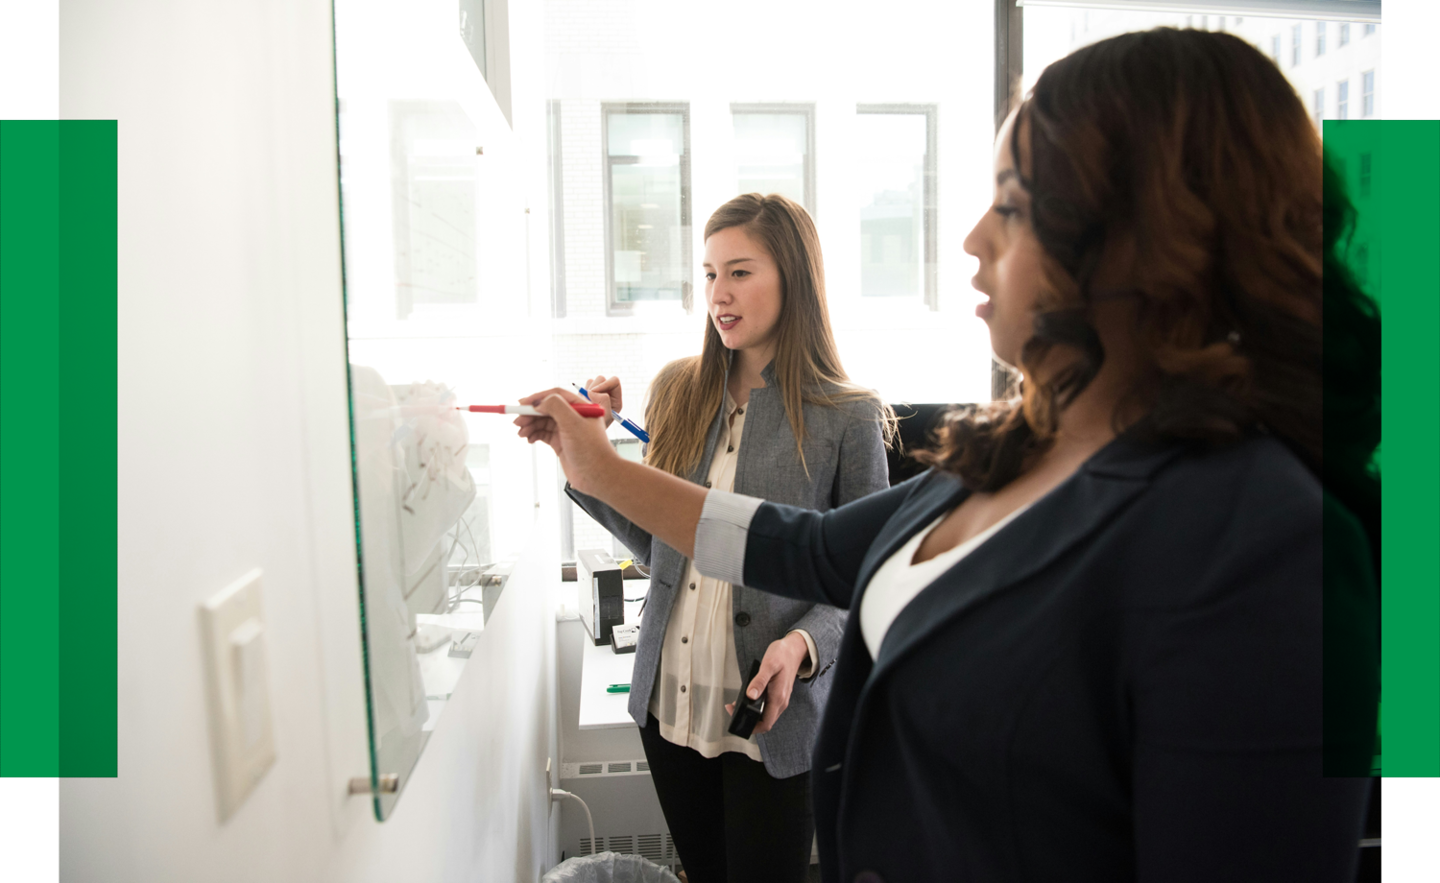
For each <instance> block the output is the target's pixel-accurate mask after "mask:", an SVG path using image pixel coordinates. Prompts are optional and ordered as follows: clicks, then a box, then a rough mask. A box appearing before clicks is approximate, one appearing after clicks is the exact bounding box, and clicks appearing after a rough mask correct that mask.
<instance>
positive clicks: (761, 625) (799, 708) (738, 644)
mask: <svg viewBox="0 0 1440 883" xmlns="http://www.w3.org/2000/svg"><path fill="white" fill-rule="evenodd" d="M772 368H773V366H767V367H766V368H765V370H764V371H763V372H761V376H763V377H764V378H765V383H766V386H765V388H764V389H754V390H751V391H750V401H749V403H748V404H747V405H746V410H747V413H746V415H745V436H744V439H743V441H742V442H741V445H740V451H739V453H738V455H737V456H738V459H737V460H736V463H735V493H737V494H746V495H748V496H752V497H761V498H763V499H766V500H771V501H773V502H776V503H785V504H788V505H791V506H803V507H805V508H807V509H817V510H819V511H822V512H824V511H827V510H829V509H832V508H834V507H836V506H842V505H844V504H846V503H848V502H850V501H852V500H857V499H859V498H861V497H864V496H866V495H868V494H871V493H874V492H876V491H879V490H884V489H885V488H887V487H889V485H890V482H889V472H888V468H887V466H886V462H885V446H884V441H883V438H882V434H881V427H880V423H879V421H878V420H877V419H876V418H875V410H874V407H873V406H872V405H869V404H867V403H864V402H854V403H850V404H847V405H844V406H841V407H839V408H828V407H825V406H823V405H810V404H807V405H805V406H804V407H805V443H804V449H805V465H806V466H807V467H809V470H810V474H809V476H808V477H807V476H806V474H805V470H804V469H802V468H801V467H800V458H799V456H798V455H797V454H796V451H795V434H794V433H793V432H792V431H791V429H790V421H789V420H788V419H786V417H785V406H784V403H783V402H782V400H781V398H780V390H779V387H778V386H777V385H776V381H775V374H774V372H773V370H772ZM724 419H725V415H724V408H723V407H722V408H721V413H717V414H716V415H715V420H714V422H713V423H712V424H711V426H710V433H709V435H708V436H707V437H706V439H705V455H704V456H703V457H702V458H701V460H700V465H699V466H697V467H696V468H695V471H694V472H693V473H691V474H690V476H689V477H690V480H691V481H693V482H695V483H696V484H700V483H702V482H704V481H705V477H706V476H707V475H709V473H710V460H711V458H712V457H713V456H714V454H715V443H716V440H717V439H718V438H719V437H720V430H721V428H722V426H723V425H724V422H723V421H724ZM565 492H566V493H567V494H569V495H570V498H571V499H572V500H574V501H575V502H576V503H577V504H579V506H580V508H582V509H584V510H585V511H586V512H587V513H589V514H590V516H591V517H592V518H594V519H595V520H596V521H598V522H600V523H601V524H602V525H604V526H605V528H606V529H607V530H609V531H610V532H611V533H612V534H614V535H615V537H616V538H617V539H619V540H620V542H621V543H623V544H624V545H625V547H626V548H627V549H629V550H630V551H631V553H632V554H634V556H635V559H636V560H637V561H639V562H640V563H642V564H645V565H648V566H649V568H650V593H649V600H647V601H646V603H645V615H644V617H643V618H642V619H641V624H640V642H639V644H638V646H637V647H636V648H635V671H634V673H633V674H632V675H631V676H630V716H631V717H633V718H634V719H635V723H637V724H639V725H640V726H642V727H643V726H644V725H645V720H646V715H647V714H648V711H649V707H650V693H651V691H652V690H653V689H654V687H655V679H656V678H655V676H656V673H657V672H658V671H659V669H660V648H661V646H662V644H663V643H664V641H665V629H666V627H667V626H668V625H669V623H670V611H671V609H672V607H673V606H674V602H675V594H676V591H677V589H678V588H683V587H681V586H679V583H680V581H681V580H683V579H684V578H685V573H686V571H687V569H688V567H689V559H687V558H685V556H683V555H681V554H680V553H679V552H677V551H675V550H674V549H672V548H670V547H669V546H667V545H665V544H664V543H662V542H660V541H659V540H657V539H655V538H653V537H652V536H651V535H650V534H648V533H646V532H645V531H643V530H641V529H640V528H638V527H636V526H635V525H634V524H632V523H631V522H630V521H629V520H627V519H626V518H624V517H623V516H622V515H620V514H619V513H618V512H616V511H615V510H614V509H611V508H610V507H609V506H607V505H605V504H604V503H602V502H600V501H599V500H597V499H595V498H594V497H590V496H586V495H585V494H582V493H580V492H579V491H577V490H575V489H574V488H572V487H570V486H569V485H566V487H565ZM732 598H733V603H734V608H735V629H734V632H735V657H736V660H737V661H738V662H739V664H740V669H741V672H740V677H741V679H742V680H743V679H744V677H745V673H746V671H747V670H748V669H749V667H750V661H751V660H752V659H760V658H761V657H763V656H764V655H765V650H766V649H767V648H768V647H769V646H770V644H771V642H773V641H777V640H779V639H780V638H783V637H784V636H785V634H786V633H787V632H789V631H790V630H791V629H804V630H805V631H807V632H809V633H810V637H812V638H813V639H814V640H815V649H816V651H817V652H818V657H819V658H818V659H817V664H816V666H815V670H814V672H813V673H812V674H811V676H810V677H809V678H806V679H803V680H801V681H799V682H797V683H796V684H795V690H794V692H793V693H792V694H791V696H790V705H789V707H787V708H786V709H785V713H784V714H782V715H781V716H780V719H779V720H778V721H777V722H776V724H775V728H774V729H772V730H771V731H770V732H768V733H764V734H762V735H760V736H758V737H756V741H757V742H759V744H760V756H761V757H762V758H764V760H765V770H766V772H768V773H769V774H770V775H771V776H774V777H775V778H788V777H790V776H795V775H799V774H800V773H803V772H805V771H806V770H808V769H810V749H811V747H812V746H813V745H814V743H815V734H816V732H817V731H818V729H819V726H820V713H821V712H822V711H823V710H824V708H825V699H826V697H827V696H829V694H830V683H831V681H832V680H833V678H831V677H827V676H826V672H828V671H829V670H830V667H831V666H832V665H833V664H834V662H835V658H836V656H837V655H838V654H839V651H840V636H841V633H842V632H843V630H844V627H845V613H844V612H843V611H840V610H836V609H835V608H834V607H831V606H829V605H825V604H811V603H810V602H808V601H795V600H792V599H790V598H782V597H780V596H779V595H770V594H766V593H764V592H758V591H755V590H754V589H749V588H746V587H744V586H740V585H736V586H735V587H734V590H733V592H732Z"/></svg>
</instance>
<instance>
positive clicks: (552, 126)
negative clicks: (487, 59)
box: [545, 99, 565, 318]
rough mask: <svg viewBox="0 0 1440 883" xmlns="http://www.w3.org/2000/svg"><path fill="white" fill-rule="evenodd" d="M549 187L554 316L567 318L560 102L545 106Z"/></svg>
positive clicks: (551, 283) (550, 101)
mask: <svg viewBox="0 0 1440 883" xmlns="http://www.w3.org/2000/svg"><path fill="white" fill-rule="evenodd" d="M545 123H546V127H545V146H546V148H547V150H546V153H547V154H548V162H547V166H546V175H545V183H546V190H547V191H548V194H547V195H548V196H549V199H550V213H549V214H550V216H549V219H548V220H549V221H550V315H552V316H555V317H556V318H563V317H564V316H565V212H564V205H565V188H564V175H563V174H562V171H563V170H562V166H561V154H560V145H561V141H560V102H559V101H556V100H554V99H551V100H549V101H547V102H545Z"/></svg>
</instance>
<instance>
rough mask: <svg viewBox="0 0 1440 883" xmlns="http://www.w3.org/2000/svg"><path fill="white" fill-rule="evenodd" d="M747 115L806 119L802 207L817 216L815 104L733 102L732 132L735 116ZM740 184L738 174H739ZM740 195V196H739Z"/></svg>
mask: <svg viewBox="0 0 1440 883" xmlns="http://www.w3.org/2000/svg"><path fill="white" fill-rule="evenodd" d="M746 113H768V114H795V115H804V117H805V199H804V200H803V201H802V202H801V205H803V206H805V211H807V212H809V213H810V217H811V218H815V217H817V215H816V214H815V203H816V200H815V195H816V187H815V103H814V102H813V101H812V102H773V101H772V102H758V103H757V102H743V101H737V102H732V103H731V105H730V131H731V132H732V133H733V132H734V131H735V115H736V114H746ZM735 167H736V172H737V173H738V172H739V167H740V163H739V158H738V157H737V158H736V163H735ZM736 177H737V183H738V177H739V176H738V174H737V176H736ZM737 195H738V194H737Z"/></svg>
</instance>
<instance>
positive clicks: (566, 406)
mask: <svg viewBox="0 0 1440 883" xmlns="http://www.w3.org/2000/svg"><path fill="white" fill-rule="evenodd" d="M586 389H589V387H586ZM583 401H585V400H584V399H583V398H581V397H580V396H578V395H576V394H575V393H573V392H571V391H570V390H568V389H560V388H558V387H557V388H554V389H547V390H545V391H544V392H537V393H533V394H531V395H528V396H526V397H525V398H523V399H521V400H520V404H522V405H531V406H533V407H535V408H536V409H537V410H539V411H541V412H542V413H541V414H540V415H538V416H528V415H527V416H520V417H516V418H515V425H516V426H518V427H520V433H519V434H520V437H521V438H523V439H525V440H526V441H528V442H530V443H531V444H534V443H535V442H537V441H542V442H545V443H546V444H548V445H549V446H550V447H551V448H553V449H554V450H555V456H557V457H559V458H560V468H562V469H563V470H565V478H566V479H567V480H569V482H570V486H571V487H573V488H575V489H576V490H577V491H580V492H581V493H583V494H591V495H592V496H593V495H594V491H595V489H596V488H598V487H601V486H603V484H604V479H605V477H606V475H607V472H606V468H607V467H608V466H609V465H611V464H610V463H609V461H611V460H613V461H616V462H619V461H620V460H621V457H620V455H619V454H618V453H616V452H615V448H613V447H611V445H610V439H609V438H608V437H607V436H606V435H605V424H604V423H602V422H601V421H600V420H597V419H595V418H593V417H581V416H580V415H579V414H577V413H575V410H574V409H573V408H571V407H570V403H572V402H583ZM595 404H600V403H599V402H596V403H595Z"/></svg>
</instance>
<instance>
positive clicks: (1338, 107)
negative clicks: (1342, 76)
mask: <svg viewBox="0 0 1440 883" xmlns="http://www.w3.org/2000/svg"><path fill="white" fill-rule="evenodd" d="M1335 119H1337V120H1348V119H1350V81H1349V80H1341V81H1340V82H1338V83H1336V84H1335Z"/></svg>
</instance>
